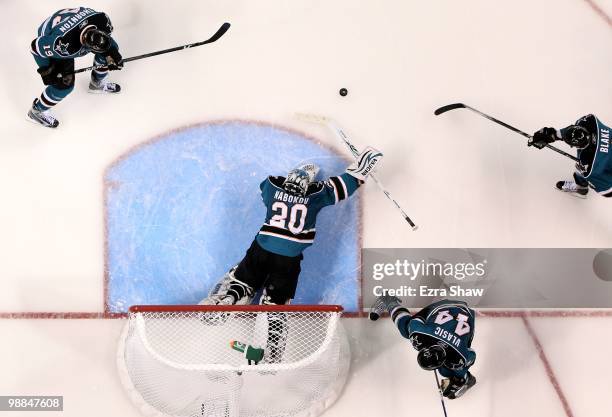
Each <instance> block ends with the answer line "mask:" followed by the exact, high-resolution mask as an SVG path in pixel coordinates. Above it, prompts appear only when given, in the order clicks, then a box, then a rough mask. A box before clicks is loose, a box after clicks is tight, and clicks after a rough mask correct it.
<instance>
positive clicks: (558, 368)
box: [0, 0, 612, 417]
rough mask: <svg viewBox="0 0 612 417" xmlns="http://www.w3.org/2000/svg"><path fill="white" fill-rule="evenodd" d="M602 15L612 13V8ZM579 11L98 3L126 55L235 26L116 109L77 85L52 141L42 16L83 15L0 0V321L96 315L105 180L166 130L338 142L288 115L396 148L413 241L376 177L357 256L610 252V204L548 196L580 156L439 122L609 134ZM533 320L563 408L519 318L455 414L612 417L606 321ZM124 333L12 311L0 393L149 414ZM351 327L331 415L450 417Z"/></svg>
mask: <svg viewBox="0 0 612 417" xmlns="http://www.w3.org/2000/svg"><path fill="white" fill-rule="evenodd" d="M596 2H597V4H598V5H599V7H600V8H601V9H602V10H603V11H604V12H607V13H608V14H610V13H612V1H611V0H596ZM589 3H590V1H588V2H587V1H581V0H540V1H538V2H533V1H528V0H516V1H512V2H510V1H506V2H491V1H485V0H472V1H468V2H465V1H464V2H457V1H452V0H439V1H435V2H433V1H431V2H417V1H406V0H386V1H379V2H354V1H349V0H331V1H330V0H328V1H323V0H315V1H305V0H294V1H292V2H284V1H281V0H270V1H266V2H253V1H250V2H248V1H244V0H238V1H232V2H213V1H210V0H206V1H195V0H183V1H178V2H171V3H169V2H164V1H161V0H149V1H146V2H145V1H136V0H125V1H118V0H111V1H101V0H94V1H90V2H88V5H89V6H91V7H93V8H96V9H99V10H104V11H106V12H107V13H108V14H109V15H110V16H111V18H112V20H113V23H114V25H115V29H116V33H117V38H118V40H119V42H120V44H121V47H122V52H123V53H124V55H125V56H130V55H135V54H140V53H145V52H149V51H152V50H156V49H161V48H166V47H171V46H175V45H179V44H183V43H189V42H193V41H196V40H201V39H204V38H207V37H208V36H210V34H211V33H212V32H213V31H214V30H215V29H216V28H217V27H218V26H219V25H220V24H221V23H222V22H224V21H229V22H231V23H232V28H231V29H230V31H229V32H228V34H227V35H226V37H224V38H223V39H222V40H221V41H219V42H218V44H215V45H213V46H206V47H202V48H199V49H192V50H187V51H184V52H180V53H176V54H171V55H166V56H161V57H157V58H153V59H150V60H143V61H139V62H135V63H131V64H129V65H127V66H126V68H125V70H123V71H122V72H120V73H117V74H113V78H114V79H115V80H116V81H118V82H120V83H121V84H122V86H123V87H124V91H123V92H122V94H121V95H120V96H118V97H100V96H93V95H89V94H87V93H86V86H87V77H79V78H78V80H77V88H76V90H75V92H74V93H73V94H72V95H71V96H70V97H69V98H68V99H66V100H65V102H63V103H61V104H60V105H59V106H58V107H57V109H56V110H55V114H56V115H57V117H58V118H59V119H60V121H61V123H62V124H61V126H60V128H59V129H57V130H55V131H52V130H45V129H43V128H41V127H38V126H35V125H33V124H29V123H27V122H26V121H25V114H26V112H27V109H28V107H29V106H30V104H31V101H32V100H33V99H34V98H35V97H36V96H38V95H39V94H40V91H41V83H40V80H39V79H38V76H37V74H36V72H35V66H34V62H33V60H32V57H31V56H30V53H29V43H30V41H31V40H32V38H33V37H34V35H35V30H36V28H37V27H38V25H39V24H40V22H42V20H44V19H45V18H46V17H47V16H48V15H49V14H50V13H51V12H53V11H55V10H57V9H60V8H63V7H68V6H72V5H67V4H65V3H63V2H60V1H57V0H50V1H46V2H44V4H43V3H41V2H39V1H34V0H28V1H17V0H5V1H3V2H1V3H0V15H1V16H2V18H3V19H2V20H3V25H2V27H3V29H2V32H1V33H2V35H3V39H4V42H2V44H1V45H0V53H1V54H2V56H3V64H2V66H1V69H0V77H1V79H2V88H1V89H0V112H1V114H2V123H1V126H0V190H1V192H2V210H1V211H0V212H1V215H0V230H1V231H2V238H0V253H1V254H2V255H1V257H0V258H1V259H2V275H3V280H2V282H3V286H2V289H3V290H2V291H0V310H2V311H3V312H17V313H20V312H101V311H102V310H103V293H102V289H103V279H104V228H103V209H102V202H103V189H102V185H103V184H102V173H103V170H104V169H105V167H107V166H108V165H109V164H110V163H111V162H112V161H114V160H115V158H117V157H118V156H119V155H121V154H122V153H124V152H125V151H126V150H128V149H130V148H131V147H133V146H136V145H138V144H140V143H142V142H144V141H146V140H148V139H150V138H151V137H153V136H155V135H157V134H159V133H161V132H165V131H168V130H171V129H174V128H177V127H181V126H184V125H187V124H190V123H197V122H202V121H206V120H215V119H228V118H234V119H252V120H262V121H266V122H270V123H274V124H279V125H283V126H287V127H290V128H294V129H298V130H301V131H304V132H306V133H309V134H312V135H314V136H316V137H317V138H319V139H320V140H321V141H322V142H324V143H327V144H329V145H331V146H335V147H337V148H338V149H339V150H341V149H342V147H341V144H338V143H337V142H336V139H335V138H334V137H333V136H332V135H331V134H329V132H326V131H325V130H323V129H321V128H319V127H315V126H310V125H306V124H304V123H302V122H299V121H297V120H295V119H294V118H293V117H292V114H293V113H294V112H295V111H309V112H316V113H322V114H325V115H328V116H331V117H334V118H335V119H336V120H337V121H338V122H339V123H340V124H341V125H342V126H343V127H344V128H345V129H346V131H347V133H348V134H349V135H350V136H351V138H352V139H353V140H354V142H355V143H356V144H359V145H362V146H363V145H366V144H371V145H373V146H377V147H379V148H380V149H381V150H382V151H384V152H385V153H386V158H385V160H384V167H382V168H381V169H380V173H379V176H380V178H381V180H383V182H384V183H385V184H386V185H387V187H388V188H389V189H390V190H391V191H392V192H393V194H394V196H395V197H396V198H397V199H398V200H399V201H400V202H401V203H402V204H403V205H404V206H405V207H406V210H407V211H408V212H409V213H410V215H411V217H413V219H414V220H415V221H416V222H417V223H418V224H419V225H420V230H419V231H418V232H417V233H413V232H410V231H409V228H408V227H407V226H405V224H404V223H403V220H402V219H401V217H400V216H399V215H398V214H397V213H396V211H395V209H394V208H393V206H392V205H391V204H390V203H389V202H388V201H387V200H386V199H384V198H383V197H382V196H381V195H380V193H379V192H378V190H377V189H376V187H375V186H373V185H372V184H370V185H368V186H367V187H366V189H365V192H364V206H365V208H364V227H363V245H364V247H612V216H610V202H609V201H607V200H605V199H603V198H601V197H597V196H595V195H591V196H589V198H588V199H587V200H584V201H583V200H578V199H572V198H570V197H568V196H566V195H562V194H561V193H558V192H556V191H555V190H554V189H553V184H554V183H555V181H557V180H558V179H562V178H566V177H568V176H569V175H570V174H571V172H572V163H571V161H569V160H565V159H564V158H562V157H560V156H558V155H556V154H554V153H552V152H549V151H546V150H542V151H536V150H533V149H528V148H527V146H526V144H525V141H524V140H523V139H522V137H520V136H518V135H516V134H513V133H511V132H509V131H507V130H504V129H503V128H501V127H499V126H496V125H493V124H492V123H490V122H488V121H486V120H484V119H480V118H478V117H477V116H475V115H473V114H470V113H467V112H462V111H456V112H453V113H449V114H447V115H444V116H440V117H438V118H436V117H434V116H433V110H434V109H435V108H436V107H438V106H440V105H444V104H448V103H451V102H456V101H463V102H466V103H468V104H471V105H473V106H475V107H477V108H480V109H482V110H483V111H485V112H488V113H491V114H492V115H494V116H497V117H499V118H502V119H504V120H505V121H507V122H509V123H511V124H514V125H516V126H517V127H519V128H522V129H524V130H526V131H528V132H532V131H535V130H536V129H538V128H540V127H542V126H544V125H553V126H563V125H566V124H569V123H571V122H572V121H574V120H575V119H577V118H578V117H580V116H582V115H584V114H587V113H595V114H596V115H598V116H599V117H600V118H601V119H602V120H603V121H604V122H607V123H612V106H611V105H610V100H611V98H612V86H611V84H610V81H609V80H610V77H609V74H610V68H611V67H612V52H611V51H612V48H610V41H611V34H612V33H611V29H612V28H611V27H610V24H609V22H606V20H604V19H602V17H601V16H600V15H598V14H597V13H596V12H595V11H594V10H593V9H592V8H591V7H590V6H589ZM89 63H90V59H89V58H87V60H84V59H82V60H79V62H78V64H80V65H89ZM341 87H346V88H347V89H348V90H349V94H348V96H347V97H340V96H339V95H338V90H339V89H340V88H341ZM576 278H577V279H579V278H580V277H576ZM529 322H530V324H531V326H532V328H533V330H534V333H535V334H536V335H537V336H538V340H540V341H541V344H542V347H543V350H544V353H545V356H546V358H547V360H548V362H549V364H550V367H551V369H552V370H553V371H554V374H555V376H556V378H557V380H558V383H559V389H560V390H561V391H562V392H563V393H564V395H565V396H566V398H567V404H568V406H569V410H570V413H571V414H568V413H567V411H566V410H564V408H563V406H562V403H561V401H560V397H559V395H558V394H557V392H556V391H555V389H554V387H553V385H552V384H551V382H550V380H549V376H548V374H547V372H546V369H545V367H544V365H543V364H544V362H543V361H542V359H541V357H540V354H539V352H538V350H537V346H536V345H535V344H534V341H533V339H532V338H531V337H530V336H529V333H528V332H527V330H526V329H527V328H526V327H525V325H524V323H523V321H522V320H521V319H519V318H480V319H479V321H478V324H477V327H478V328H477V332H478V333H477V335H476V342H475V347H476V349H477V350H478V353H479V359H478V362H477V364H476V365H475V367H474V372H475V374H476V375H477V377H478V378H479V381H480V382H479V384H478V385H477V387H476V388H475V389H474V390H473V392H470V393H469V396H466V398H464V399H461V400H460V401H455V402H452V403H450V404H449V416H452V417H457V416H466V417H467V416H470V417H471V416H476V415H478V416H481V415H482V416H485V415H486V416H496V417H497V416H502V417H505V416H508V417H510V416H517V415H520V416H529V417H531V416H534V417H535V416H538V417H539V416H543V415H546V416H564V415H573V416H577V417H583V416H584V417H603V416H609V415H610V409H612V399H611V398H610V396H609V394H608V393H609V388H610V382H609V377H608V376H609V375H610V373H611V371H612V368H611V367H612V365H611V364H610V361H606V360H600V359H599V358H600V356H597V355H604V357H605V355H607V348H606V347H607V346H608V345H609V344H610V342H611V341H612V340H611V337H610V335H609V332H608V329H609V328H610V325H611V324H612V323H611V319H610V318H596V317H595V318H594V317H581V318H531V319H529ZM122 324H123V321H122V320H102V319H100V320H30V319H22V320H8V319H7V320H1V321H0V334H2V335H4V343H2V344H1V345H0V369H2V370H3V372H2V373H3V375H4V377H3V378H1V379H0V394H2V395H8V394H48V395H52V394H57V395H65V396H66V409H65V411H64V413H63V414H62V415H63V416H70V417H72V416H82V415H88V416H91V417H97V416H108V415H123V416H136V415H138V414H137V411H136V410H135V409H134V408H133V407H132V405H131V404H130V403H129V401H128V399H127V396H126V395H125V394H124V393H123V392H122V389H121V387H120V385H119V382H118V378H117V375H116V370H115V365H114V349H115V346H116V339H117V337H118V335H119V331H120V328H121V326H122ZM345 324H346V326H347V328H348V329H349V332H350V335H351V338H352V345H353V351H354V352H353V353H354V357H353V368H352V374H351V378H350V380H349V384H348V385H347V387H346V391H345V393H344V395H343V396H342V397H341V399H340V401H339V402H338V403H337V404H336V405H335V406H334V407H333V408H332V409H331V410H330V411H329V413H328V414H327V415H329V416H349V415H350V416H367V415H419V416H430V415H431V416H440V415H441V410H440V409H439V407H440V406H439V403H438V399H437V397H436V395H437V394H436V392H435V389H434V387H433V377H432V376H431V375H430V374H427V373H425V372H423V371H420V370H418V369H417V367H416V364H415V361H414V352H412V351H411V350H410V349H409V347H408V346H407V344H406V343H405V342H404V341H402V340H400V338H399V336H398V335H396V334H395V331H394V330H393V328H392V326H391V325H390V323H376V325H373V324H370V323H368V322H366V321H365V320H362V319H347V320H345ZM0 414H2V413H0ZM26 414H28V413H26Z"/></svg>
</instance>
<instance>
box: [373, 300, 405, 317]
mask: <svg viewBox="0 0 612 417" xmlns="http://www.w3.org/2000/svg"><path fill="white" fill-rule="evenodd" d="M401 305H402V303H401V301H400V299H399V298H397V297H393V296H390V295H381V296H380V297H378V298H377V299H376V301H375V302H374V305H373V306H372V308H370V315H369V317H370V320H372V321H376V320H378V319H379V318H380V316H381V314H383V313H385V312H388V313H391V312H392V311H393V310H394V309H395V308H396V307H399V306H401Z"/></svg>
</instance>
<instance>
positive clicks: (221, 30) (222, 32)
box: [73, 22, 231, 74]
mask: <svg viewBox="0 0 612 417" xmlns="http://www.w3.org/2000/svg"><path fill="white" fill-rule="evenodd" d="M230 26H231V25H230V24H229V23H227V22H225V23H224V24H222V25H221V27H220V28H219V30H217V32H215V34H214V35H212V36H211V37H210V38H208V39H206V40H205V41H201V42H195V43H189V44H187V45H181V46H176V47H174V48H169V49H162V50H161V51H155V52H149V53H148V54H143V55H136V56H132V57H129V58H125V59H124V60H123V62H124V63H126V62H131V61H137V60H139V59H144V58H150V57H152V56H157V55H163V54H169V53H170V52H176V51H181V50H183V49H189V48H195V47H196V46H202V45H206V44H208V43H213V42H216V41H218V40H219V38H221V36H223V35H225V32H227V30H228V29H229V28H230ZM107 66H108V65H92V66H91V67H87V68H80V69H78V70H76V71H74V72H73V74H78V73H79V72H85V71H92V70H96V69H100V68H106V67H107Z"/></svg>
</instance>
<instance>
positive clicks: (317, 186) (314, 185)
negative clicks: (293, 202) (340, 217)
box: [306, 181, 323, 196]
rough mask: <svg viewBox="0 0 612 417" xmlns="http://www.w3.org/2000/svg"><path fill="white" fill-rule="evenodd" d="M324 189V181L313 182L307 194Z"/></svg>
mask: <svg viewBox="0 0 612 417" xmlns="http://www.w3.org/2000/svg"><path fill="white" fill-rule="evenodd" d="M322 189H323V181H317V182H313V183H311V184H310V185H309V186H308V191H306V196H309V195H312V194H316V193H318V192H319V191H321V190H322Z"/></svg>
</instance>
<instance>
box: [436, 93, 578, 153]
mask: <svg viewBox="0 0 612 417" xmlns="http://www.w3.org/2000/svg"><path fill="white" fill-rule="evenodd" d="M455 109H468V110H471V111H473V112H474V113H476V114H479V115H480V116H482V117H484V118H485V119H489V120H490V121H492V122H494V123H497V124H498V125H502V126H503V127H505V128H506V129H510V130H512V131H513V132H515V133H518V134H519V135H523V136H525V137H526V138H527V139H531V138H532V137H533V136H531V135H530V134H528V133H525V132H523V131H522V130H519V129H517V128H516V127H514V126H510V125H509V124H507V123H504V122H502V121H501V120H497V119H496V118H495V117H492V116H489V115H488V114H485V113H483V112H481V111H480V110H476V109H475V108H473V107H470V106H468V105H467V104H463V103H454V104H448V105H446V106H442V107H440V108H439V109H436V110H435V111H434V114H435V115H436V116H439V115H441V114H443V113H446V112H447V111H451V110H455ZM546 147H547V148H548V149H551V150H553V151H555V152H557V153H559V154H561V155H563V156H566V157H568V158H569V159H571V160H572V161H574V162H580V161H579V160H578V158H576V157H575V156H572V155H570V154H569V153H567V152H564V151H562V150H561V149H559V148H557V147H555V146H552V145H549V144H546Z"/></svg>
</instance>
